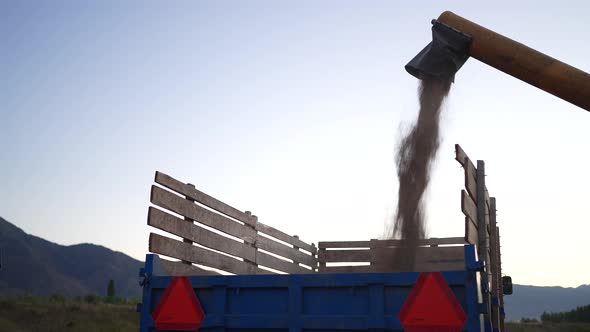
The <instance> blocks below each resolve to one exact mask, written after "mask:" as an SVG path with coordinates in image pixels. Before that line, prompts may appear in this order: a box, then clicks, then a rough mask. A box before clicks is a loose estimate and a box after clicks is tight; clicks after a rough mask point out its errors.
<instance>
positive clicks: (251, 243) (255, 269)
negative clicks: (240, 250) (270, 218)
mask: <svg viewBox="0 0 590 332" xmlns="http://www.w3.org/2000/svg"><path fill="white" fill-rule="evenodd" d="M244 213H245V214H246V216H248V218H249V219H250V220H253V221H254V222H253V223H251V224H246V223H244V226H245V227H248V228H252V229H253V230H254V232H255V234H256V237H258V233H256V223H257V222H258V217H257V216H255V215H252V212H250V211H245V212H244ZM244 242H245V243H246V244H248V245H249V246H250V247H252V248H254V261H250V260H247V259H244V261H245V262H246V263H249V264H250V265H251V274H256V273H257V272H258V264H256V260H257V256H258V255H257V254H258V249H257V248H256V238H254V239H245V240H244Z"/></svg>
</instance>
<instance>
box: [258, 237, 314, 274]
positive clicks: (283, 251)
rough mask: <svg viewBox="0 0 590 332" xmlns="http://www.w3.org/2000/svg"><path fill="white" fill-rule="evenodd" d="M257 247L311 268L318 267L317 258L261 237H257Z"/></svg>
mask: <svg viewBox="0 0 590 332" xmlns="http://www.w3.org/2000/svg"><path fill="white" fill-rule="evenodd" d="M256 247H257V248H259V249H262V250H266V251H269V252H272V253H273V254H276V255H279V256H283V257H285V258H288V259H292V260H293V261H296V262H299V263H301V264H305V265H307V266H309V267H315V265H316V259H315V257H313V256H311V255H308V254H306V253H304V252H302V251H299V250H297V249H295V248H291V247H289V246H286V245H284V244H282V243H280V242H277V241H274V240H272V239H269V238H267V237H264V236H261V235H258V236H257V237H256Z"/></svg>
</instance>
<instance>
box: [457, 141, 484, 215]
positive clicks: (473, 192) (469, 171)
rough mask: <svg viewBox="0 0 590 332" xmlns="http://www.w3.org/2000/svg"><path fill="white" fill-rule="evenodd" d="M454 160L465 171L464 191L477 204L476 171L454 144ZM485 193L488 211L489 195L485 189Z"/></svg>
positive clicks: (464, 154)
mask: <svg viewBox="0 0 590 332" xmlns="http://www.w3.org/2000/svg"><path fill="white" fill-rule="evenodd" d="M455 159H456V160H457V161H458V162H459V163H460V164H461V166H463V169H464V171H465V189H466V190H467V193H468V194H469V196H471V198H472V199H473V201H474V202H477V169H476V168H475V165H474V164H473V162H472V161H471V160H470V159H469V157H468V156H467V154H466V153H465V151H463V149H462V148H461V146H459V144H455ZM484 187H485V186H484ZM485 192H486V194H485V195H486V204H487V206H488V209H489V207H490V194H489V192H488V190H487V189H486V190H485Z"/></svg>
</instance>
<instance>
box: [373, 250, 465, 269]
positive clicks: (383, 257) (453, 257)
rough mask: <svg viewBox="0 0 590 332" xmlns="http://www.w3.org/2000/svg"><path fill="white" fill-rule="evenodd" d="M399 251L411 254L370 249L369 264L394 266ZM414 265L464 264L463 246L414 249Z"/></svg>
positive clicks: (409, 251)
mask: <svg viewBox="0 0 590 332" xmlns="http://www.w3.org/2000/svg"><path fill="white" fill-rule="evenodd" d="M399 250H402V251H407V252H408V253H411V252H412V250H409V249H407V248H375V249H371V251H372V254H373V256H372V259H371V263H374V264H375V265H377V266H381V265H389V266H395V259H396V257H397V256H396V254H397V253H398V251H399ZM414 250H415V255H416V263H419V262H420V263H422V262H423V263H453V262H457V263H460V262H464V261H465V256H464V255H465V254H464V247H463V246H455V247H418V248H415V249H414Z"/></svg>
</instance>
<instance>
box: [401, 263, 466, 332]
mask: <svg viewBox="0 0 590 332" xmlns="http://www.w3.org/2000/svg"><path fill="white" fill-rule="evenodd" d="M398 318H399V320H400V322H401V323H402V326H403V327H404V330H405V331H406V332H427V331H439V332H460V331H461V328H462V327H463V325H464V324H465V320H467V316H466V315H465V311H463V308H462V307H461V304H460V303H459V301H457V298H456V297H455V295H454V294H453V291H451V288H450V287H449V285H447V283H446V281H445V279H444V278H443V276H442V274H441V273H440V272H428V273H421V274H420V276H419V277H418V281H417V282H416V285H415V286H414V288H413V289H412V291H411V292H410V295H409V296H408V298H407V299H406V301H405V302H404V305H403V306H402V309H401V310H400V312H399V315H398Z"/></svg>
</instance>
